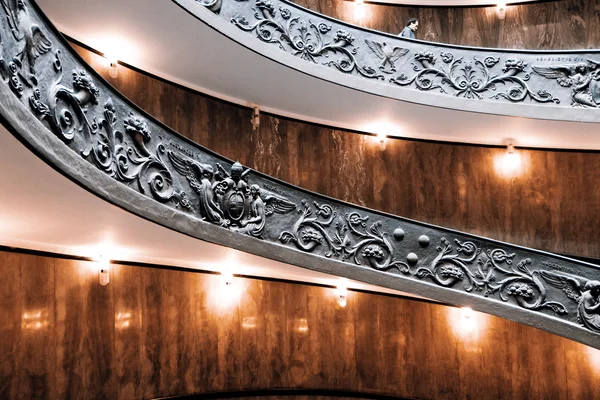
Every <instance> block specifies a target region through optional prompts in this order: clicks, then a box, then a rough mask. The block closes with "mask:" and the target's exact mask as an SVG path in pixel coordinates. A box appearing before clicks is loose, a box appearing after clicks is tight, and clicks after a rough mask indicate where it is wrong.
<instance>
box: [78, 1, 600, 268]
mask: <svg viewBox="0 0 600 400" xmlns="http://www.w3.org/2000/svg"><path fill="white" fill-rule="evenodd" d="M599 1H600V0H599ZM566 3H568V2H566ZM332 4H333V3H332ZM551 6H552V7H551ZM535 7H538V8H539V9H540V10H546V11H547V10H548V9H547V7H551V8H550V9H553V7H559V5H558V4H554V3H552V2H551V3H541V4H536V5H535ZM560 7H562V6H560ZM588 8H589V7H588ZM476 10H480V9H469V8H457V9H455V10H453V11H452V12H453V16H452V18H450V20H451V21H453V22H452V23H455V22H456V21H462V20H463V19H464V18H466V20H467V21H469V19H468V18H469V17H468V15H469V13H471V14H472V13H474V12H475V11H476ZM478 12H479V11H478ZM598 12H600V11H598ZM533 14H535V15H539V18H544V19H548V18H551V17H547V16H544V13H543V12H542V11H539V12H533ZM553 15H554V14H553ZM511 18H512V17H511ZM507 19H510V18H509V16H507ZM456 23H458V22H456ZM465 24H467V25H468V26H469V27H472V26H474V24H473V23H471V22H468V23H467V22H465ZM469 29H470V28H469ZM472 34H473V33H468V35H469V36H471V35H472ZM78 50H79V51H80V52H81V54H83V55H84V57H85V58H86V59H87V60H88V61H89V62H90V63H91V64H92V66H94V67H95V68H97V70H98V71H100V72H101V73H102V74H104V75H106V67H105V66H104V63H103V60H102V58H101V57H99V56H96V55H94V54H91V53H89V52H87V51H85V50H82V49H78ZM109 81H110V82H111V83H112V84H114V85H115V86H116V88H117V89H118V90H120V91H121V92H123V93H124V94H125V95H126V96H128V97H129V98H131V99H132V100H133V101H134V102H136V103H137V104H138V105H140V107H142V108H143V109H145V110H146V111H148V112H149V113H150V114H153V115H155V116H157V117H158V118H159V119H161V120H162V121H163V122H165V123H166V124H167V125H169V126H171V127H173V128H174V129H176V130H178V131H179V132H180V133H182V134H183V135H185V136H187V137H189V138H191V139H192V140H194V141H196V142H198V143H200V144H202V145H204V146H207V147H208V148H210V149H212V150H214V151H216V152H218V153H221V154H223V155H224V156H226V157H229V158H231V159H233V160H239V161H240V162H241V163H242V164H244V165H247V166H249V167H251V168H255V169H257V170H259V171H261V172H265V173H267V174H269V175H272V176H274V177H277V178H280V179H283V180H284V181H287V182H290V183H292V184H295V185H298V186H301V187H304V188H307V189H309V190H313V191H316V192H319V193H322V194H325V195H328V196H332V197H335V198H339V199H341V200H345V201H349V202H352V203H355V204H360V205H364V206H367V207H370V208H373V209H377V210H382V211H386V212H389V213H392V214H396V215H401V216H404V217H408V218H412V219H416V220H420V221H424V222H429V223H432V224H436V225H441V226H445V227H448V228H452V229H457V230H460V231H465V232H470V233H474V234H478V235H482V236H486V237H489V238H493V239H498V240H502V241H506V242H510V243H515V244H519V245H523V246H527V247H532V248H537V249H541V250H546V251H550V252H558V253H566V254H574V255H580V256H587V257H592V258H600V241H599V240H597V232H600V213H598V212H597V210H599V209H600V191H598V190H593V188H594V187H596V186H597V182H598V181H599V180H600V154H598V153H578V152H554V151H523V150H521V151H519V153H520V154H521V157H522V159H523V165H524V167H523V171H522V173H521V174H519V175H517V176H514V177H512V178H506V177H503V176H501V175H499V174H498V173H497V171H496V170H495V169H494V162H495V159H496V158H497V157H500V156H501V155H502V154H504V150H502V149H494V148H485V147H475V146H461V145H452V144H439V143H427V142H415V141H409V140H388V142H387V146H386V149H385V150H384V151H381V150H380V149H379V144H378V142H377V141H376V140H373V139H372V138H371V137H367V136H364V135H357V134H354V133H350V132H345V131H341V130H335V129H330V128H327V127H322V126H316V125H311V124H305V123H301V122H297V121H291V120H287V119H285V118H274V117H269V116H266V115H263V116H262V123H261V125H260V128H259V129H258V130H257V131H256V132H253V131H252V127H251V125H250V123H249V120H250V110H249V109H246V108H242V107H237V106H233V105H231V104H228V103H225V102H222V101H218V100H215V99H211V98H209V97H206V96H202V95H199V94H195V93H192V92H189V91H186V90H183V89H180V88H177V87H174V86H171V85H169V84H165V83H162V82H159V81H156V80H154V79H152V78H149V77H147V76H144V75H141V74H138V73H135V72H133V71H130V70H127V69H126V68H123V67H120V72H119V77H118V78H117V79H110V78H109ZM567 136H568V132H565V138H566V137H567Z"/></svg>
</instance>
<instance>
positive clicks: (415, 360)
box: [0, 251, 600, 400]
mask: <svg viewBox="0 0 600 400" xmlns="http://www.w3.org/2000/svg"><path fill="white" fill-rule="evenodd" d="M110 273H111V279H110V283H109V284H108V285H107V286H100V284H99V282H98V272H97V269H96V267H95V265H94V263H92V262H86V261H72V260H64V259H60V258H49V257H44V256H36V255H29V254H21V253H14V252H7V251H0V309H1V310H2V318H1V320H0V329H1V332H2V334H3V335H2V340H0V398H2V399H142V398H143V399H152V398H156V397H163V396H177V395H186V394H193V393H207V392H218V391H240V390H258V389H294V388H296V389H298V388H299V389H330V390H340V391H354V392H356V391H360V392H363V393H372V394H383V395H394V396H399V397H407V398H418V399H452V400H455V399H515V400H517V399H519V400H520V399H528V398H529V399H573V400H574V399H585V400H588V399H596V398H600V385H597V382H598V379H600V351H599V350H595V349H592V348H589V347H586V346H584V345H581V344H578V343H575V342H573V341H570V340H567V339H564V338H561V337H558V336H555V335H552V334H550V333H546V332H543V331H539V330H537V329H534V328H530V327H527V326H524V325H520V324H517V323H515V322H511V321H507V320H503V319H500V318H496V317H492V316H488V315H485V314H480V313H474V314H473V315H472V316H471V317H470V318H465V317H464V316H463V314H462V311H461V310H460V309H457V308H452V307H447V306H442V305H436V304H429V303H424V302H419V301H414V300H407V299H402V298H394V297H390V296H381V295H375V294H366V293H357V292H352V291H351V292H348V298H347V306H346V307H344V308H342V307H340V306H339V305H338V304H337V301H336V295H335V291H334V290H333V289H329V288H322V287H315V286H308V285H301V284H292V283H285V282H272V281H262V280H258V279H244V278H234V280H233V285H231V286H225V285H224V284H223V282H222V281H221V280H220V279H219V277H218V276H215V275H210V274H209V275H207V274H202V273H195V272H184V271H177V270H166V269H157V268H156V269H155V268H149V267H141V266H135V265H127V266H124V265H118V264H112V265H111V268H110ZM231 287H233V288H234V289H235V290H234V291H231V290H230V289H231ZM298 398H302V397H298Z"/></svg>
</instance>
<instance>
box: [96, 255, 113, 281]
mask: <svg viewBox="0 0 600 400" xmlns="http://www.w3.org/2000/svg"><path fill="white" fill-rule="evenodd" d="M97 263H98V281H99V282H100V285H102V286H106V285H108V283H109V282H110V272H109V266H110V259H109V258H108V257H107V256H106V255H100V257H98V261H97Z"/></svg>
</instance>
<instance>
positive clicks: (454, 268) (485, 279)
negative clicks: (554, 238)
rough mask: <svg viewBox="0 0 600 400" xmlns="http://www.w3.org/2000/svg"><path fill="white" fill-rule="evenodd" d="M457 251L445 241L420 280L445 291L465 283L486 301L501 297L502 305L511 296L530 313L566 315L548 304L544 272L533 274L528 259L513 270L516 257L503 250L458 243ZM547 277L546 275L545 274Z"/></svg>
mask: <svg viewBox="0 0 600 400" xmlns="http://www.w3.org/2000/svg"><path fill="white" fill-rule="evenodd" d="M454 241H455V243H456V245H457V248H456V253H454V248H453V246H452V244H451V243H450V242H449V241H448V240H447V239H445V238H442V246H439V247H437V250H438V252H439V254H438V255H437V257H436V258H435V259H434V260H433V262H432V263H431V267H421V268H419V269H417V271H416V272H415V273H414V275H416V276H417V277H418V278H421V279H423V278H426V277H429V278H431V279H432V280H433V281H434V282H435V283H437V284H438V285H441V286H444V287H453V286H455V285H456V284H457V283H459V282H463V283H464V286H463V288H464V290H465V291H467V292H471V291H472V290H473V289H475V291H480V292H483V295H484V297H488V296H490V295H492V294H495V293H498V295H499V297H500V298H501V299H502V301H508V299H509V296H510V297H512V298H514V299H515V301H516V303H517V304H518V305H519V306H521V307H523V308H526V309H528V310H539V309H542V308H549V309H551V310H552V311H553V312H555V313H557V314H565V313H566V312H567V310H566V308H565V307H564V306H563V305H562V304H561V303H558V302H555V301H546V288H545V286H544V284H543V283H542V281H541V280H540V273H541V272H540V271H538V270H534V271H531V270H530V269H529V268H528V267H527V266H528V265H530V264H531V263H532V260H531V259H530V258H525V259H523V260H521V261H520V262H518V263H517V265H516V266H513V258H514V257H515V254H514V253H511V254H509V253H507V252H506V251H505V250H502V249H493V250H488V251H485V252H484V251H482V249H481V248H479V247H477V246H476V245H475V244H474V243H473V242H461V241H459V240H457V239H455V240H454ZM542 273H543V272H542Z"/></svg>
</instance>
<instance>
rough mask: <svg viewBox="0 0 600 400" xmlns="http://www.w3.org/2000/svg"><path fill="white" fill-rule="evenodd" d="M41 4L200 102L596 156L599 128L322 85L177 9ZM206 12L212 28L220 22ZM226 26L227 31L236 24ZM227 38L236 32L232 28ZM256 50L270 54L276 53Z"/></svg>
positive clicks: (376, 129) (108, 2)
mask: <svg viewBox="0 0 600 400" xmlns="http://www.w3.org/2000/svg"><path fill="white" fill-rule="evenodd" d="M192 3H193V2H192ZM39 4H40V6H41V7H42V9H43V11H44V12H45V13H46V15H47V16H48V17H49V18H50V19H51V21H53V22H54V23H55V24H56V25H57V27H58V28H59V29H60V30H61V31H62V32H64V33H65V34H67V35H69V36H71V37H73V38H75V39H77V40H79V41H81V42H83V43H85V44H87V45H89V46H91V47H93V48H96V49H98V50H99V51H102V52H108V53H115V54H116V56H117V58H119V59H120V60H121V61H123V62H126V63H128V64H131V65H133V66H135V67H137V68H140V69H142V70H145V71H148V72H149V73H151V74H154V75H157V76H159V77H162V78H164V79H167V80H170V81H173V82H176V83H179V84H182V85H185V86H187V87H190V88H192V89H196V90H198V91H200V92H203V93H207V94H209V95H212V96H216V97H219V98H222V99H225V100H228V101H231V102H234V103H237V104H242V105H249V104H251V103H252V104H257V105H259V106H260V107H261V109H262V110H263V111H266V112H270V113H274V114H278V115H281V116H287V117H291V118H296V119H300V120H305V121H309V122H315V123H320V124H324V125H329V126H334V127H339V128H342V129H350V130H358V131H365V132H372V133H380V134H381V133H383V134H386V135H388V136H398V137H406V138H420V139H430V140H440V141H454V142H466V143H478V144H492V145H506V144H507V142H508V141H509V140H511V139H512V142H513V143H515V145H517V146H529V147H542V148H544V147H545V148H571V149H600V135H598V134H597V125H596V124H595V123H586V122H565V121H556V120H542V119H527V118H521V117H507V116H498V115H491V114H485V108H482V109H481V112H464V111H456V110H450V109H446V108H441V107H432V106H426V105H420V104H415V103H410V102H406V101H401V100H397V99H392V98H388V97H382V96H377V95H374V94H369V93H365V92H363V91H360V90H356V89H353V88H352V87H346V86H341V85H339V84H336V83H332V82H328V81H325V80H323V79H320V78H318V77H315V76H311V75H308V74H305V73H302V72H299V71H298V70H296V69H292V68H290V67H288V66H286V65H282V64H280V63H277V62H274V61H273V60H271V59H269V58H267V57H265V56H264V55H261V54H258V52H257V51H253V50H249V49H248V48H246V47H244V46H242V45H240V44H238V43H237V42H235V41H233V40H231V39H229V38H228V37H225V36H224V35H223V34H221V33H218V32H216V31H215V30H214V29H212V28H210V27H208V26H207V25H206V24H205V23H203V22H201V21H199V20H197V19H196V18H194V17H193V16H191V15H189V14H188V13H187V12H185V11H184V10H182V9H181V8H180V7H178V6H177V5H176V4H175V3H173V2H171V1H167V0H149V1H146V0H129V1H126V2H122V1H119V0H104V1H102V2H98V1H92V0H59V1H56V0H39ZM205 11H206V17H207V18H208V19H210V18H216V19H218V18H219V17H218V16H215V15H214V14H212V13H210V12H208V11H207V10H205ZM224 25H225V26H226V29H228V28H227V27H229V26H230V25H231V24H227V23H225V24H224ZM230 28H231V31H232V32H237V31H235V28H234V27H233V25H231V27H230ZM237 34H240V33H239V32H237ZM249 39H252V38H251V37H249ZM254 42H256V44H257V47H255V48H256V49H259V50H260V51H263V52H265V53H268V52H272V51H273V50H276V51H277V49H274V48H270V47H268V46H267V45H266V44H263V43H261V42H260V41H259V40H254V41H253V43H254ZM261 45H263V46H265V47H261ZM282 55H283V56H287V57H289V58H292V59H294V57H293V56H291V55H288V54H282ZM291 61H301V60H291ZM305 64H306V68H316V67H319V68H321V67H320V66H314V67H313V66H311V65H310V63H308V62H306V63H305ZM302 65H304V64H302ZM322 69H323V70H325V69H326V68H325V67H322ZM348 78H354V77H348ZM355 79H359V78H355ZM508 107H514V108H515V109H517V107H519V105H514V104H509V105H508ZM565 110H567V111H565V112H568V111H571V110H570V109H568V108H565ZM590 112H595V110H590ZM554 117H555V118H560V116H557V115H554ZM567 139H568V140H567Z"/></svg>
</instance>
